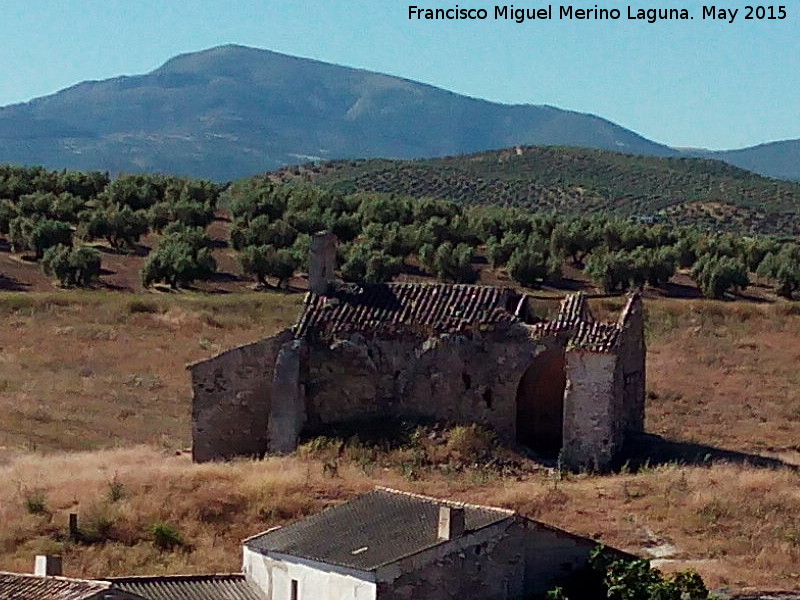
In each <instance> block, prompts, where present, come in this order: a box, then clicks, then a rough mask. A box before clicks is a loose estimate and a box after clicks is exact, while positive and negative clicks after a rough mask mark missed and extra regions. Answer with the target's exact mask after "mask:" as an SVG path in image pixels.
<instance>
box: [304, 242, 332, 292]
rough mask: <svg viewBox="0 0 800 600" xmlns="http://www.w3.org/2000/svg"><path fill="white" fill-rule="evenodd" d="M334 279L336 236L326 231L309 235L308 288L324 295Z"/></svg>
mask: <svg viewBox="0 0 800 600" xmlns="http://www.w3.org/2000/svg"><path fill="white" fill-rule="evenodd" d="M335 281H336V236H335V235H334V234H332V233H329V232H327V231H321V232H319V233H315V234H314V235H313V236H312V237H311V253H310V256H309V260H308V289H309V290H311V292H312V293H314V294H317V295H320V296H324V295H325V294H327V293H328V292H329V291H330V288H331V286H332V285H333V284H334V282H335Z"/></svg>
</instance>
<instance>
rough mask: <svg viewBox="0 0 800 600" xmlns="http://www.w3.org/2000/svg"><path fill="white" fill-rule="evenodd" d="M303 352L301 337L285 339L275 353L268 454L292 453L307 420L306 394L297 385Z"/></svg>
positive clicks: (298, 383)
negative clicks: (276, 353) (290, 339)
mask: <svg viewBox="0 0 800 600" xmlns="http://www.w3.org/2000/svg"><path fill="white" fill-rule="evenodd" d="M302 352H303V342H302V341H300V340H292V341H290V342H286V343H285V344H284V345H283V346H281V349H280V351H279V352H278V358H277V360H276V362H275V376H274V378H273V380H272V406H271V408H270V413H269V425H268V426H267V439H268V451H269V452H270V453H274V454H286V453H289V452H294V451H295V450H296V449H297V441H298V438H299V436H300V430H301V429H302V428H303V425H304V424H305V421H306V401H305V393H304V390H303V387H302V386H301V384H300V363H301V359H302Z"/></svg>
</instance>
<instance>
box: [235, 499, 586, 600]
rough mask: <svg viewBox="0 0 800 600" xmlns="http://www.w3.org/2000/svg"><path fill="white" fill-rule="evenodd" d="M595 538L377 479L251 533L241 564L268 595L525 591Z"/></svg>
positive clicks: (510, 598)
mask: <svg viewBox="0 0 800 600" xmlns="http://www.w3.org/2000/svg"><path fill="white" fill-rule="evenodd" d="M595 546H596V542H594V541H593V540H591V539H588V538H584V537H580V536H577V535H573V534H571V533H568V532H566V531H562V530H560V529H556V528H554V527H550V526H548V525H544V524H543V523H539V522H537V521H533V520H531V519H527V518H525V517H523V516H521V515H519V514H517V513H515V512H514V511H510V510H505V509H501V508H492V507H486V506H478V505H473V504H465V503H459V502H452V501H445V500H438V499H435V498H431V497H427V496H421V495H417V494H410V493H407V492H401V491H397V490H391V489H386V488H378V489H376V490H374V491H372V492H369V493H367V494H364V495H362V496H359V497H357V498H355V499H353V500H351V501H349V502H345V503H344V504H341V505H338V506H335V507H332V508H328V509H327V510H324V511H322V512H320V513H318V514H316V515H313V516H311V517H308V518H306V519H303V520H300V521H298V522H295V523H293V524H290V525H287V526H284V527H277V528H274V529H271V530H269V531H266V532H264V533H260V534H258V535H255V536H253V537H251V538H248V539H247V540H245V541H244V561H243V562H244V566H243V570H244V573H245V575H246V577H247V578H248V579H249V580H250V581H252V582H253V583H254V584H255V586H256V587H258V588H259V589H260V590H261V592H262V593H263V595H264V598H266V599H267V600H450V599H453V600H456V599H458V600H462V599H465V598H469V599H471V600H517V599H522V598H526V597H528V596H529V595H530V594H533V593H542V592H545V591H547V590H548V589H550V588H551V587H552V586H553V585H556V584H557V583H558V582H559V581H561V580H562V579H564V578H566V577H569V576H570V574H573V573H575V572H576V571H577V570H579V569H580V568H581V567H583V566H585V565H586V563H587V560H588V556H589V554H590V552H591V551H592V550H593V549H594V547H595Z"/></svg>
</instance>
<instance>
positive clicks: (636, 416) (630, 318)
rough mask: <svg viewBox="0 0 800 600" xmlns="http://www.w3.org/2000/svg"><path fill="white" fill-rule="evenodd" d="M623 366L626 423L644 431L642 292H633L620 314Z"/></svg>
mask: <svg viewBox="0 0 800 600" xmlns="http://www.w3.org/2000/svg"><path fill="white" fill-rule="evenodd" d="M618 326H619V328H620V349H619V358H620V365H619V368H620V369H621V370H622V377H621V378H622V386H623V388H622V389H621V390H620V392H619V393H620V394H621V395H622V398H623V403H624V405H625V421H626V423H625V426H626V429H627V430H628V431H630V432H635V433H639V432H642V431H644V412H645V389H646V385H647V382H646V374H647V369H646V364H645V363H646V357H647V347H646V344H645V339H644V307H643V306H642V299H641V296H640V295H639V294H632V295H631V296H630V297H629V298H628V303H627V304H626V306H625V308H624V309H623V311H622V314H621V315H620V318H619V322H618Z"/></svg>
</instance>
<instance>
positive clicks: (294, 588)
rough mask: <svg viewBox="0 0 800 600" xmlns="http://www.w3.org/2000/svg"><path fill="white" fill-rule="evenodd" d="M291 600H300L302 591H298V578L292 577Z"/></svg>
mask: <svg viewBox="0 0 800 600" xmlns="http://www.w3.org/2000/svg"><path fill="white" fill-rule="evenodd" d="M291 600H300V592H299V591H298V583H297V579H292V596H291Z"/></svg>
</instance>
